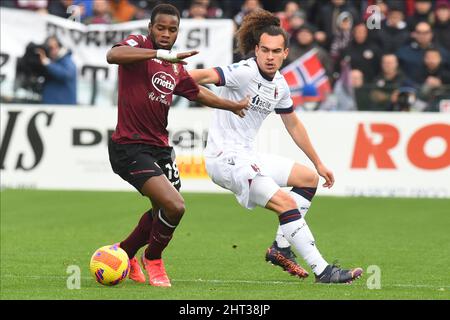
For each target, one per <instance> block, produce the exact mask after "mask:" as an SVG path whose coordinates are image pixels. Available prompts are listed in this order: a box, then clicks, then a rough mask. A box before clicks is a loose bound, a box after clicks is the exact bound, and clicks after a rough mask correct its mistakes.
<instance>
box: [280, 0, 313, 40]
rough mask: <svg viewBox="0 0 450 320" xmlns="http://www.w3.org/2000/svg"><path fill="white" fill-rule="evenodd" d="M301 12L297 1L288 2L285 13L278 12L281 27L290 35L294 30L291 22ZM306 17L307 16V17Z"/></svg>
mask: <svg viewBox="0 0 450 320" xmlns="http://www.w3.org/2000/svg"><path fill="white" fill-rule="evenodd" d="M299 10H300V6H299V4H298V3H297V1H286V3H285V5H284V11H281V12H277V13H276V16H277V17H278V18H280V22H281V27H282V28H283V29H284V30H286V32H288V33H292V28H291V24H290V22H289V20H290V19H291V17H292V16H293V15H294V13H296V12H297V11H299ZM305 17H306V15H305Z"/></svg>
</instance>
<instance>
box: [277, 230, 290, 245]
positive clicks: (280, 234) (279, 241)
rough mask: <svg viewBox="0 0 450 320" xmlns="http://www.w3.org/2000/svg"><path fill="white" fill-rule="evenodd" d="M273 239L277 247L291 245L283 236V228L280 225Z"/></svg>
mask: <svg viewBox="0 0 450 320" xmlns="http://www.w3.org/2000/svg"><path fill="white" fill-rule="evenodd" d="M275 241H276V242H277V246H278V247H279V248H287V247H289V246H290V245H291V244H290V243H289V241H287V240H286V238H285V237H284V234H283V230H281V226H280V225H278V229H277V234H276V236H275Z"/></svg>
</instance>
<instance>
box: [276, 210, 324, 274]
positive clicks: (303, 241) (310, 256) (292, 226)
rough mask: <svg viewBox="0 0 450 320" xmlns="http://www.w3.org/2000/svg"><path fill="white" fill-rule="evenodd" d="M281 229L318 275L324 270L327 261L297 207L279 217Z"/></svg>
mask: <svg viewBox="0 0 450 320" xmlns="http://www.w3.org/2000/svg"><path fill="white" fill-rule="evenodd" d="M278 218H279V220H280V226H281V230H282V231H283V234H284V236H285V237H286V239H287V240H288V241H289V243H290V244H291V245H292V246H293V247H294V248H295V249H296V251H297V252H298V253H299V254H300V255H301V256H302V258H303V259H304V260H305V261H306V263H308V265H309V266H310V267H311V269H312V270H313V272H314V273H315V274H316V275H318V274H321V273H322V272H323V270H325V268H326V267H327V266H328V263H327V262H326V261H325V259H324V258H323V257H322V255H321V254H320V252H319V250H318V249H317V247H316V244H315V241H314V237H313V235H312V233H311V230H309V227H308V225H307V224H306V221H305V219H304V218H302V216H301V214H300V212H299V211H298V209H293V210H289V211H287V212H285V213H282V214H281V215H280V216H279V217H278Z"/></svg>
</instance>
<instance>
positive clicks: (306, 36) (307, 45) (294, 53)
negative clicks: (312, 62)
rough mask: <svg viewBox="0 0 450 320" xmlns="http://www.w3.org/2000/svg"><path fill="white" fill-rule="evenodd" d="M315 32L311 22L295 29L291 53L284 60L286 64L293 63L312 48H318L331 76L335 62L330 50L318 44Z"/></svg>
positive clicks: (322, 61)
mask: <svg viewBox="0 0 450 320" xmlns="http://www.w3.org/2000/svg"><path fill="white" fill-rule="evenodd" d="M314 32H315V28H314V27H313V26H311V25H309V24H304V25H303V26H301V27H300V28H298V29H297V30H295V31H294V33H293V34H292V37H291V45H290V47H289V54H288V56H287V58H286V60H285V62H284V66H286V65H288V64H290V63H292V62H293V61H295V60H296V59H298V58H300V57H301V56H303V55H304V54H305V53H307V52H309V51H310V50H312V49H316V50H317V57H318V58H319V60H320V62H321V63H322V65H323V67H324V68H325V70H326V71H327V75H328V77H330V76H331V74H332V72H333V63H332V61H331V58H330V56H329V54H328V52H326V51H325V50H324V49H323V48H321V47H320V46H318V45H317V44H316V42H315V40H314Z"/></svg>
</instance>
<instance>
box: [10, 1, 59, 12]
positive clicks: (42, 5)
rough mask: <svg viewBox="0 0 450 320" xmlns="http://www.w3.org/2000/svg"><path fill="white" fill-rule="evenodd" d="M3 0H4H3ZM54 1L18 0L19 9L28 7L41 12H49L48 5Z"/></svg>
mask: <svg viewBox="0 0 450 320" xmlns="http://www.w3.org/2000/svg"><path fill="white" fill-rule="evenodd" d="M2 2H3V1H2ZM49 2H50V3H51V2H52V1H48V0H16V7H17V8H18V9H26V10H33V11H40V12H47V7H48V6H49V5H50V3H49Z"/></svg>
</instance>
